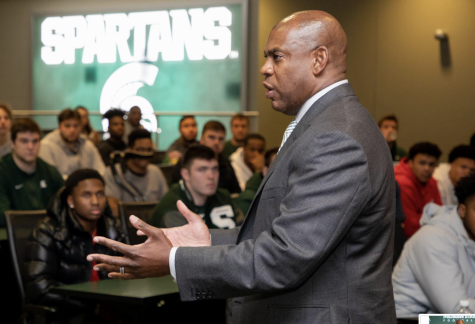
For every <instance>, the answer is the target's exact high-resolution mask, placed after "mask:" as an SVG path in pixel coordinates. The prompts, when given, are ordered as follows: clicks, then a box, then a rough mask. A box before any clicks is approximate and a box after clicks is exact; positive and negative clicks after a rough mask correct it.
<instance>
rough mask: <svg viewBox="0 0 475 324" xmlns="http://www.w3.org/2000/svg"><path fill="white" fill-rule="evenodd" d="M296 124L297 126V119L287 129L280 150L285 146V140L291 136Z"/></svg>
mask: <svg viewBox="0 0 475 324" xmlns="http://www.w3.org/2000/svg"><path fill="white" fill-rule="evenodd" d="M295 126H297V121H296V120H295V119H294V120H292V122H291V123H290V124H289V126H287V129H286V130H285V132H284V138H283V139H282V144H280V147H279V152H280V149H281V148H282V146H284V144H285V141H286V140H287V139H288V138H289V136H290V134H292V131H293V130H294V128H295Z"/></svg>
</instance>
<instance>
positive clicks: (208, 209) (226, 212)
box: [152, 180, 242, 229]
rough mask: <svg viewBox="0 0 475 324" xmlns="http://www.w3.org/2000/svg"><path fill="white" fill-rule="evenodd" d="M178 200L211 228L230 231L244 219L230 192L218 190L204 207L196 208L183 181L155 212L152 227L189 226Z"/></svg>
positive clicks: (171, 190)
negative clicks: (178, 205)
mask: <svg viewBox="0 0 475 324" xmlns="http://www.w3.org/2000/svg"><path fill="white" fill-rule="evenodd" d="M178 200H181V201H183V203H184V204H185V205H186V207H188V208H189V209H190V210H191V211H192V212H194V213H196V214H198V215H200V216H201V217H202V218H203V220H204V222H205V223H206V225H207V226H208V227H209V228H223V229H230V228H234V227H236V221H237V220H239V219H242V212H241V211H240V210H238V209H237V208H236V206H235V204H234V203H233V201H232V199H231V196H230V195H229V192H228V191H227V190H225V189H218V190H217V191H216V193H215V194H214V195H212V196H210V197H208V199H207V200H206V203H205V205H204V206H196V205H195V204H194V203H193V198H192V197H191V194H190V193H189V192H188V189H187V188H186V186H185V183H184V182H183V180H180V182H179V183H175V184H174V185H172V186H171V187H170V190H169V191H168V192H167V194H166V195H165V196H164V197H163V199H162V200H161V201H160V203H159V204H158V205H157V207H155V210H154V211H153V218H152V225H153V226H156V227H161V228H170V227H176V226H181V225H185V224H187V221H186V219H185V217H183V215H181V214H180V212H179V211H178V208H177V207H176V202H177V201H178Z"/></svg>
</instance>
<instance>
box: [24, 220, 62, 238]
mask: <svg viewBox="0 0 475 324" xmlns="http://www.w3.org/2000/svg"><path fill="white" fill-rule="evenodd" d="M58 230H59V222H58V219H56V218H55V217H50V216H46V217H44V218H43V219H40V220H39V221H38V222H37V223H36V225H35V226H34V228H33V231H32V234H31V237H32V238H33V239H35V240H39V241H41V240H44V239H45V238H52V237H53V236H54V235H55V233H56V232H57V231H58Z"/></svg>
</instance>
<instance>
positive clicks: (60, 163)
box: [40, 109, 106, 179]
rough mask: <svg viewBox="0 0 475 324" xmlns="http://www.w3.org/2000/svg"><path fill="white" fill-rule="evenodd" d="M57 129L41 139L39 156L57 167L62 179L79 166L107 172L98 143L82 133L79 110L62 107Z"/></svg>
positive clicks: (101, 172) (79, 167)
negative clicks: (63, 108)
mask: <svg viewBox="0 0 475 324" xmlns="http://www.w3.org/2000/svg"><path fill="white" fill-rule="evenodd" d="M58 123H59V126H58V129H56V130H55V131H53V132H51V133H49V134H48V135H46V136H45V137H44V138H43V139H42V140H41V149H40V157H41V158H42V159H43V160H45V161H46V162H48V163H49V164H51V165H53V166H55V167H56V168H57V169H58V171H59V173H61V175H62V176H63V178H65V179H66V178H67V177H68V176H69V175H70V174H71V173H73V172H74V171H76V170H78V169H84V168H90V169H94V170H97V171H99V173H100V174H104V172H105V170H106V167H105V165H104V162H102V158H101V155H100V154H99V151H98V150H97V148H96V146H95V145H94V144H93V143H92V142H91V141H90V140H88V139H86V138H85V137H82V136H80V135H81V117H80V116H79V114H78V112H77V111H74V110H71V109H65V110H63V111H62V112H61V113H60V114H59V116H58Z"/></svg>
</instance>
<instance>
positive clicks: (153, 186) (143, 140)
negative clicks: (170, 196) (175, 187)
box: [104, 129, 168, 217]
mask: <svg viewBox="0 0 475 324" xmlns="http://www.w3.org/2000/svg"><path fill="white" fill-rule="evenodd" d="M152 157H153V143H152V135H151V134H150V132H149V131H148V130H146V129H138V130H134V131H133V132H132V133H130V135H129V140H128V144H127V149H126V150H125V158H124V161H123V162H122V163H116V164H114V165H111V166H108V167H107V170H106V174H105V175H104V180H105V181H106V195H107V197H108V201H109V205H110V206H111V209H112V211H113V213H114V215H115V216H116V217H118V214H119V210H118V202H119V201H123V202H145V201H147V202H157V203H158V202H159V201H160V200H161V199H162V198H163V196H164V195H165V194H166V193H167V191H168V185H167V181H166V180H165V177H164V175H163V173H162V171H161V170H160V168H159V167H158V166H156V165H154V164H151V163H150V159H151V158H152Z"/></svg>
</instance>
